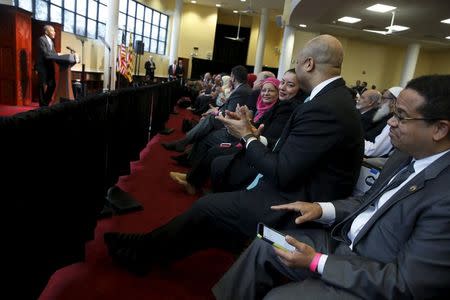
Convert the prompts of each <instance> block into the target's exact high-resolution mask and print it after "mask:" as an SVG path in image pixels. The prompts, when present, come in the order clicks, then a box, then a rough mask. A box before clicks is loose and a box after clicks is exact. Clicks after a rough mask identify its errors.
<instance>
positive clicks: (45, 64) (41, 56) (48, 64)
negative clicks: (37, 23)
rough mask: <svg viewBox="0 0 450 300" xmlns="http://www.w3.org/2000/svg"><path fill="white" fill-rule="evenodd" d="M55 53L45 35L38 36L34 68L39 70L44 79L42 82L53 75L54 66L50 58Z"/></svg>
mask: <svg viewBox="0 0 450 300" xmlns="http://www.w3.org/2000/svg"><path fill="white" fill-rule="evenodd" d="M55 55H57V53H56V51H55V49H54V48H53V47H52V45H50V44H49V42H48V41H47V38H46V36H45V35H43V36H41V37H40V38H39V53H38V57H37V60H36V70H37V71H38V72H39V75H40V76H43V77H44V78H45V80H43V81H44V82H45V81H46V80H48V79H52V78H54V77H55V66H54V63H53V61H52V60H51V59H50V58H51V57H52V56H55ZM41 79H42V78H41Z"/></svg>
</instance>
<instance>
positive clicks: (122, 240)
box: [103, 232, 146, 255]
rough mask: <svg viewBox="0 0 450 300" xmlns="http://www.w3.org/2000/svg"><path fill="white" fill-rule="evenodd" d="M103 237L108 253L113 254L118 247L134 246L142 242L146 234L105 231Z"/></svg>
mask: <svg viewBox="0 0 450 300" xmlns="http://www.w3.org/2000/svg"><path fill="white" fill-rule="evenodd" d="M103 239H104V240H105V244H106V246H107V248H108V252H109V254H110V255H113V254H114V253H115V252H116V251H117V250H118V249H121V248H126V247H135V246H139V245H141V244H143V243H144V241H145V239H146V234H144V233H120V232H106V233H105V234H104V235H103Z"/></svg>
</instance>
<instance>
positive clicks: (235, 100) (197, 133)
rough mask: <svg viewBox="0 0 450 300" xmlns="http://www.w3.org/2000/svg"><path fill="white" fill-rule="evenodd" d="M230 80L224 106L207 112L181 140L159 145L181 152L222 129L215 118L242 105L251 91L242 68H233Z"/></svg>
mask: <svg viewBox="0 0 450 300" xmlns="http://www.w3.org/2000/svg"><path fill="white" fill-rule="evenodd" d="M230 80H231V83H232V84H233V86H234V89H233V91H232V92H231V94H230V96H229V97H228V100H227V102H225V104H223V105H222V106H221V107H216V108H214V109H211V110H210V111H208V112H207V113H206V114H205V116H204V117H203V118H202V119H201V120H200V122H199V123H198V124H197V125H195V127H194V128H192V129H191V130H189V131H188V132H187V133H186V136H185V137H184V138H183V139H181V140H177V141H173V142H170V143H161V145H162V146H163V147H164V148H166V149H167V150H175V151H178V152H183V151H184V149H185V148H186V146H187V145H189V144H192V143H194V142H196V141H199V140H200V139H202V138H204V137H205V136H206V135H208V133H210V132H211V131H213V130H215V129H220V128H223V124H222V123H221V122H219V121H217V120H216V119H215V116H216V115H218V114H224V113H225V111H227V110H228V111H234V110H235V109H236V106H237V105H238V104H242V103H243V102H245V101H246V100H247V98H248V96H249V95H250V93H251V91H252V90H251V88H250V86H249V85H248V84H247V69H246V68H245V67H244V66H235V67H233V69H231V78H230Z"/></svg>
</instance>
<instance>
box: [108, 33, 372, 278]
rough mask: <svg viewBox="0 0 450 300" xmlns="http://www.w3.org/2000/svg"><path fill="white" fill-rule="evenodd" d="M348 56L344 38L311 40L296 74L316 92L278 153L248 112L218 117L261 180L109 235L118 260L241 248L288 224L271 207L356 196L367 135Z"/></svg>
mask: <svg viewBox="0 0 450 300" xmlns="http://www.w3.org/2000/svg"><path fill="white" fill-rule="evenodd" d="M342 59H343V50H342V45H341V43H340V42H339V41H338V40H337V39H336V38H334V37H332V36H329V35H321V36H318V37H316V38H314V39H312V40H311V41H309V42H308V43H307V44H306V46H305V48H304V49H303V50H301V51H300V54H299V56H298V61H299V63H298V64H297V67H296V73H297V77H298V79H299V82H300V85H301V88H302V89H304V91H305V92H307V93H310V94H311V96H310V98H309V99H308V100H309V101H307V102H305V103H304V104H303V105H300V106H298V107H297V109H296V110H295V111H294V112H293V114H292V117H291V118H290V120H289V121H288V122H287V124H286V127H285V128H284V130H283V133H282V135H281V137H280V139H279V141H278V142H277V145H276V146H275V147H274V148H273V151H271V150H269V149H268V148H266V147H265V146H264V145H263V144H262V143H261V142H260V141H258V139H257V137H256V136H257V135H259V131H260V130H261V129H262V128H261V127H260V128H258V129H256V128H254V127H253V126H252V125H251V124H250V123H249V121H248V119H247V116H246V115H245V113H243V112H242V111H240V110H238V112H237V113H234V114H232V113H231V112H229V111H228V112H227V118H225V117H223V116H222V115H219V116H217V117H216V118H218V119H219V120H220V121H222V122H224V123H225V124H226V126H227V128H228V130H229V131H230V133H232V134H233V135H235V136H236V137H242V138H243V145H245V147H246V158H247V159H248V161H249V163H250V164H251V165H253V166H254V167H255V168H256V170H257V171H258V172H260V173H261V175H262V177H261V176H257V178H259V179H260V180H259V181H258V182H257V183H256V182H255V184H252V185H251V186H249V187H248V189H247V190H243V191H237V192H231V193H218V194H209V195H207V196H205V197H202V198H200V199H199V200H198V201H196V202H195V203H194V204H193V206H192V207H191V208H190V209H189V210H188V211H186V212H185V213H183V214H181V215H179V216H177V217H175V218H174V219H172V220H171V221H169V222H168V223H167V224H165V225H163V226H161V227H159V228H157V229H155V230H153V231H151V232H149V233H147V234H124V233H115V232H110V233H105V242H106V244H107V247H108V250H109V253H110V254H111V255H112V257H113V259H114V261H116V262H117V263H119V264H121V265H122V266H123V267H125V268H127V269H128V270H129V271H131V272H134V273H136V274H145V273H147V272H148V271H149V270H150V268H151V266H152V265H154V264H158V263H165V262H169V261H172V260H174V259H180V258H182V257H185V256H187V255H190V254H192V253H193V252H195V251H198V250H201V249H205V248H210V247H220V248H224V249H228V250H235V251H237V250H241V248H242V246H243V245H244V244H245V242H247V241H248V239H249V238H251V237H253V236H254V232H255V228H256V224H257V223H258V222H261V221H262V222H265V223H266V224H268V225H270V226H276V227H280V226H282V225H287V224H290V220H289V218H288V216H289V215H290V213H289V212H288V213H286V212H282V211H278V212H270V211H269V208H270V206H271V205H275V204H283V203H289V202H291V201H294V200H296V199H305V200H306V201H310V200H313V199H318V200H320V201H330V200H331V199H335V198H340V197H345V196H348V195H350V193H351V192H352V190H353V186H354V184H355V182H356V179H357V177H358V173H359V168H360V164H361V160H362V154H363V144H362V141H363V139H362V129H361V125H360V121H359V115H358V112H357V111H356V108H355V105H354V101H353V99H351V96H350V93H348V91H347V89H346V87H345V82H344V80H343V79H342V78H341V77H340V72H341V65H342ZM245 78H246V77H245ZM232 95H233V94H232ZM232 95H231V96H232ZM231 96H230V98H231Z"/></svg>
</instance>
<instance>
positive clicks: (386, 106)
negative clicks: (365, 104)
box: [364, 86, 403, 157]
mask: <svg viewBox="0 0 450 300" xmlns="http://www.w3.org/2000/svg"><path fill="white" fill-rule="evenodd" d="M402 90H403V88H401V87H399V86H394V87H391V88H390V89H388V90H386V91H385V92H384V93H383V97H381V103H380V108H379V109H378V110H377V112H376V113H375V115H374V116H373V122H374V123H375V124H376V125H375V126H374V127H373V128H372V129H371V130H370V131H369V132H367V133H366V135H367V136H368V139H367V138H366V140H365V141H364V155H365V156H367V157H386V156H388V154H389V153H390V152H391V151H392V149H393V147H392V144H391V139H390V137H389V130H390V126H389V125H388V124H387V123H386V122H387V121H388V120H389V119H390V118H391V117H392V112H391V111H392V109H393V107H394V103H395V101H396V100H397V97H398V95H399V94H400V92H401V91H402Z"/></svg>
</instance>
